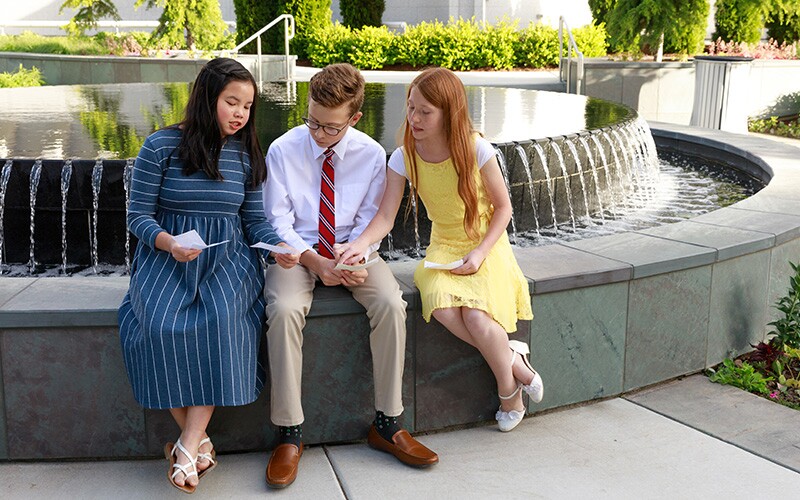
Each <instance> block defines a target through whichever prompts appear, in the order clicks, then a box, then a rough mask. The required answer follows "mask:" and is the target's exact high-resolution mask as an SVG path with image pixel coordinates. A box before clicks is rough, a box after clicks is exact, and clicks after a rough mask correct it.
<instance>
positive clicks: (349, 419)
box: [0, 124, 800, 460]
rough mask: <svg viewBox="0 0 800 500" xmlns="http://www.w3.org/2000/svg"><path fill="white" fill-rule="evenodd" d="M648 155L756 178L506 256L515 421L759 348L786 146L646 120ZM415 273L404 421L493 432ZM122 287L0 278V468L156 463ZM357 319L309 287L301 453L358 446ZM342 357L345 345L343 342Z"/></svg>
mask: <svg viewBox="0 0 800 500" xmlns="http://www.w3.org/2000/svg"><path fill="white" fill-rule="evenodd" d="M651 125H652V127H653V129H654V135H655V138H656V142H657V144H658V146H659V147H663V148H671V149H677V150H680V151H682V152H685V153H694V154H702V155H710V156H712V157H714V158H717V159H720V160H721V161H726V162H728V163H729V164H731V165H735V166H737V167H738V168H744V169H748V170H750V171H751V173H753V174H758V175H759V176H761V177H762V178H765V179H769V180H770V183H769V185H768V186H767V187H766V188H765V189H763V190H761V191H760V192H759V193H758V194H756V195H755V196H752V197H751V198H748V199H747V200H744V201H742V202H739V203H737V204H735V205H734V206H731V207H728V208H724V209H721V210H718V211H715V212H712V213H708V214H705V215H702V216H699V217H696V218H694V219H691V220H687V221H684V222H680V223H677V224H673V225H669V226H662V227H658V228H652V229H647V230H644V231H635V232H628V233H623V234H617V235H612V236H603V237H598V238H592V239H587V240H580V241H576V242H571V243H563V244H553V245H548V246H544V247H536V248H517V249H515V254H516V256H517V259H518V260H519V263H520V266H521V267H522V269H523V272H524V273H525V276H526V277H527V278H528V280H529V282H530V284H531V300H532V304H533V309H534V313H535V315H536V317H535V319H534V320H533V321H532V322H521V323H520V324H519V330H518V333H517V334H516V336H515V338H518V339H519V340H522V341H526V342H529V343H530V345H531V347H532V351H533V354H532V357H531V359H532V363H533V365H534V366H535V367H536V368H537V370H538V371H539V372H540V373H541V374H542V376H543V378H544V380H545V387H546V391H545V399H544V401H543V402H542V403H541V404H538V405H535V404H531V405H529V407H528V411H529V413H531V414H536V413H539V412H542V411H545V410H549V409H553V408H558V407H562V406H565V405H571V404H575V403H580V402H584V401H590V400H594V399H600V398H606V397H612V396H615V395H618V394H621V393H623V392H626V391H629V390H634V389H637V388H640V387H644V386H647V385H650V384H654V383H658V382H661V381H664V380H668V379H670V378H673V377H678V376H681V375H685V374H688V373H693V372H697V371H699V370H701V369H703V368H704V367H706V366H709V365H713V364H716V363H718V362H719V361H721V360H722V359H723V358H724V357H725V356H733V355H736V354H738V353H741V352H744V351H747V350H749V349H750V347H749V344H750V343H752V342H757V341H759V340H762V339H764V337H765V334H766V331H767V326H766V325H767V322H769V321H771V320H772V319H773V318H774V317H775V310H774V309H773V308H771V305H772V304H773V303H774V302H775V301H776V300H777V298H778V297H779V296H781V295H783V294H785V293H786V289H787V286H788V277H789V276H790V275H791V273H792V270H791V268H790V266H789V264H788V262H789V260H790V259H791V260H797V256H798V255H800V201H798V200H797V196H796V193H797V192H798V189H800V159H798V158H799V156H798V150H797V148H794V147H791V146H784V145H781V144H778V143H775V142H772V141H769V140H766V139H762V138H757V137H752V136H736V135H731V134H725V133H720V132H714V131H705V130H699V129H692V128H688V127H680V126H672V125H666V124H651ZM414 265H415V263H414V262H400V263H394V264H392V266H393V270H394V271H395V273H396V275H397V278H398V280H399V281H400V283H401V287H402V289H403V291H404V294H405V297H406V300H407V302H408V304H409V318H408V323H407V325H408V342H407V357H406V370H405V374H404V400H405V404H406V410H405V413H404V419H405V420H404V422H403V424H404V425H405V426H407V427H408V428H409V429H410V430H412V431H416V432H421V431H433V430H441V429H447V428H448V427H451V426H461V425H476V424H480V423H483V422H487V421H491V419H492V416H493V414H494V411H495V410H496V408H497V399H496V393H495V389H494V388H493V382H492V377H491V374H490V372H489V369H488V368H487V367H486V365H485V363H484V362H483V361H482V358H481V357H480V355H479V354H478V353H476V352H475V351H474V350H472V349H470V348H469V347H468V346H466V345H465V344H463V343H461V342H459V341H458V340H456V339H454V338H453V336H452V335H449V334H447V333H446V332H445V331H444V330H443V329H442V327H441V326H439V325H438V324H436V323H435V322H434V323H430V324H426V323H424V321H423V320H422V319H421V317H420V312H419V298H418V293H417V291H416V289H415V288H414V286H413V282H412V273H413V267H414ZM126 288H127V279H126V278H124V277H122V278H14V279H10V278H0V459H5V460H26V459H34V460H39V459H53V458H61V457H74V458H87V457H132V456H158V455H160V451H161V447H162V446H163V443H164V442H165V441H167V440H170V439H174V437H175V436H176V435H177V432H178V431H177V428H176V427H175V426H174V424H173V423H172V422H171V419H170V417H169V415H168V413H167V412H166V411H150V410H143V409H142V408H140V407H139V406H138V405H137V404H136V403H135V401H134V400H133V398H132V395H131V391H130V387H129V385H128V381H127V379H126V376H125V372H124V368H123V363H122V357H121V353H120V348H119V338H118V331H117V327H116V307H117V305H118V304H119V302H120V300H121V298H122V295H123V294H124V293H125V290H126ZM367 329H368V325H367V321H366V317H365V315H364V314H363V310H362V309H361V307H360V306H359V305H358V304H357V303H356V302H355V301H353V300H352V298H351V297H349V295H348V294H347V293H346V292H345V291H344V290H341V289H338V288H332V289H326V288H320V289H319V290H317V292H316V293H315V300H314V304H313V306H312V309H311V313H310V317H309V322H308V325H307V327H306V330H305V334H306V343H305V352H306V364H305V367H304V378H303V380H304V387H303V393H304V404H305V409H306V411H307V414H306V418H307V421H306V425H305V429H304V430H305V434H306V436H305V437H306V441H307V442H308V443H309V444H313V443H322V442H337V441H350V440H359V439H363V438H364V435H365V432H366V426H367V424H368V422H369V421H370V419H371V417H372V380H371V367H370V361H369V360H370V356H369V352H368V343H367V341H366V338H367ZM342 346H346V348H342ZM267 398H268V391H265V392H264V393H263V394H262V396H261V398H260V399H259V400H258V401H257V402H255V403H253V404H251V405H248V406H244V407H239V408H220V409H218V410H217V411H216V413H215V415H214V417H213V419H212V421H211V424H210V427H209V432H210V434H212V435H213V436H214V439H215V444H216V445H217V447H218V449H219V450H220V451H224V452H231V451H239V450H263V449H266V448H270V447H271V446H273V445H274V443H275V435H274V430H273V429H272V427H271V426H270V425H269V410H268V401H267Z"/></svg>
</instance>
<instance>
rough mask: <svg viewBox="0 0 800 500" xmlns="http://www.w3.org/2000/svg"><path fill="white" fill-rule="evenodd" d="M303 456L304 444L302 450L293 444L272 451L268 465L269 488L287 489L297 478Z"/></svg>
mask: <svg viewBox="0 0 800 500" xmlns="http://www.w3.org/2000/svg"><path fill="white" fill-rule="evenodd" d="M302 454H303V443H300V448H298V447H297V446H295V445H293V444H289V443H284V444H279V445H278V447H277V448H275V449H274V450H273V451H272V456H271V457H269V463H268V464H267V486H269V487H270V488H286V487H287V486H289V485H290V484H292V483H293V482H294V480H295V479H296V478H297V464H298V463H299V462H300V455H302Z"/></svg>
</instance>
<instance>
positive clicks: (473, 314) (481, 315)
mask: <svg viewBox="0 0 800 500" xmlns="http://www.w3.org/2000/svg"><path fill="white" fill-rule="evenodd" d="M461 319H462V320H463V321H464V324H465V325H466V326H467V329H469V331H470V333H472V334H473V335H481V334H483V333H488V332H489V322H490V321H492V319H491V318H490V317H489V315H488V314H486V313H485V312H484V311H481V310H480V309H471V308H468V307H462V308H461Z"/></svg>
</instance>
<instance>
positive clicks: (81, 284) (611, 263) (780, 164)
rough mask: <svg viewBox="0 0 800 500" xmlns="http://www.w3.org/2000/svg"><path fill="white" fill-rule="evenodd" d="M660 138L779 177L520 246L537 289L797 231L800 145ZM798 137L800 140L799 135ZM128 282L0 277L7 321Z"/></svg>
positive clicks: (335, 298) (695, 132)
mask: <svg viewBox="0 0 800 500" xmlns="http://www.w3.org/2000/svg"><path fill="white" fill-rule="evenodd" d="M650 126H651V130H652V132H653V135H654V137H655V138H656V141H657V142H659V143H660V144H662V145H663V147H667V148H670V147H680V146H682V145H687V144H689V145H696V146H700V147H703V148H708V149H709V150H717V151H719V150H722V151H725V152H727V153H730V155H729V156H728V158H739V159H740V162H739V164H740V165H741V164H742V163H746V164H748V166H749V168H750V169H753V170H758V171H759V172H761V173H762V174H763V176H765V177H771V178H772V183H771V184H770V185H769V186H768V187H767V188H765V189H763V190H761V191H760V192H758V193H756V194H755V195H754V196H752V197H750V198H748V199H746V200H743V201H741V202H739V203H736V204H734V205H733V206H731V207H727V208H723V209H720V210H716V211H714V212H710V213H707V214H704V215H701V216H698V217H695V218H693V219H692V220H690V221H683V222H680V223H676V224H672V225H669V226H661V227H658V228H651V229H647V230H643V231H633V232H627V233H620V234H614V235H608V236H601V237H596V238H591V239H586V240H579V241H573V242H563V243H560V244H552V245H548V246H542V247H528V248H522V247H516V248H515V249H514V253H515V255H516V257H517V260H518V262H519V264H520V267H521V268H522V271H523V273H524V275H525V277H526V278H527V279H528V280H529V282H530V284H531V285H532V286H531V293H532V294H542V293H550V292H555V291H562V290H568V289H573V288H582V287H590V286H596V285H603V284H609V283H615V282H621V281H627V280H631V279H638V278H642V277H647V276H653V275H657V274H662V273H667V272H673V271H679V270H683V269H690V268H693V267H698V266H705V265H712V264H714V263H715V262H720V261H724V260H727V259H730V258H734V257H739V256H742V255H746V254H749V253H753V252H757V251H761V250H766V249H769V248H772V247H774V246H777V245H781V244H783V243H786V242H787V241H791V240H794V239H797V238H800V201H798V200H797V199H795V198H793V197H792V196H791V194H792V193H798V192H800V153H799V152H798V148H797V147H794V146H792V145H787V144H783V143H779V142H775V141H772V140H769V139H765V138H762V137H758V136H753V135H738V134H730V133H725V132H720V131H715V130H710V129H702V128H697V127H688V126H682V125H673V124H665V123H655V122H654V123H651V124H650ZM799 144H800V142H799ZM416 265H417V262H416V261H400V262H390V266H391V267H392V269H393V271H394V272H395V275H396V277H397V279H398V281H399V282H400V284H401V289H402V290H403V295H404V298H405V300H406V302H408V304H409V309H412V310H418V309H419V294H418V293H417V291H416V288H415V286H414V281H413V272H414V269H415V268H416ZM127 287H128V279H127V277H121V278H109V277H104V278H92V277H81V278H78V277H73V278H0V328H2V327H5V328H8V327H36V326H100V325H115V324H116V321H117V318H116V310H117V307H118V306H119V303H120V301H121V300H122V297H123V296H124V294H125V291H126V290H127ZM362 311H363V308H362V307H361V306H360V305H359V304H358V303H356V302H355V301H354V300H353V299H352V298H351V297H350V296H349V294H348V293H347V292H346V291H345V290H344V289H336V288H334V289H326V288H324V287H320V288H319V289H318V290H317V293H316V294H315V303H314V306H313V307H312V310H311V313H310V315H311V316H324V315H338V314H353V313H358V312H362Z"/></svg>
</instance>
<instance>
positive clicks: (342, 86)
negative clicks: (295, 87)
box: [308, 63, 364, 115]
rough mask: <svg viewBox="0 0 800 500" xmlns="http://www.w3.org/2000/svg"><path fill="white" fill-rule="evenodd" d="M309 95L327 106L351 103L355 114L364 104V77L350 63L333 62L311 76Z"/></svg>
mask: <svg viewBox="0 0 800 500" xmlns="http://www.w3.org/2000/svg"><path fill="white" fill-rule="evenodd" d="M308 95H309V97H311V98H312V99H314V101H315V102H317V103H318V104H320V105H322V106H324V107H326V108H338V107H339V106H341V105H343V104H347V103H349V104H350V114H351V115H354V114H356V112H358V110H360V109H361V105H362V104H364V77H363V76H361V72H359V71H358V70H357V69H356V68H355V67H353V66H352V65H350V64H347V63H339V64H331V65H329V66H325V67H324V68H322V71H319V72H317V73H316V74H314V76H312V77H311V80H310V81H309V84H308Z"/></svg>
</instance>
